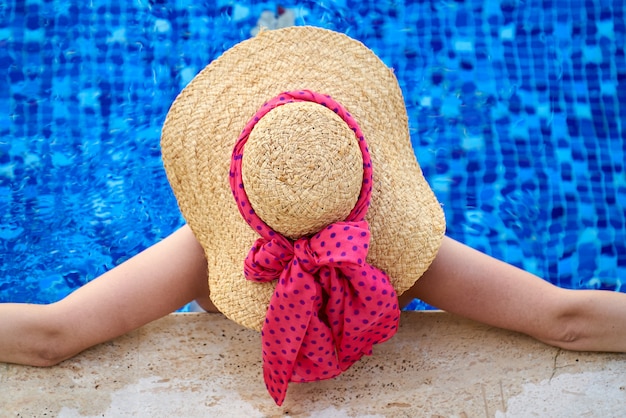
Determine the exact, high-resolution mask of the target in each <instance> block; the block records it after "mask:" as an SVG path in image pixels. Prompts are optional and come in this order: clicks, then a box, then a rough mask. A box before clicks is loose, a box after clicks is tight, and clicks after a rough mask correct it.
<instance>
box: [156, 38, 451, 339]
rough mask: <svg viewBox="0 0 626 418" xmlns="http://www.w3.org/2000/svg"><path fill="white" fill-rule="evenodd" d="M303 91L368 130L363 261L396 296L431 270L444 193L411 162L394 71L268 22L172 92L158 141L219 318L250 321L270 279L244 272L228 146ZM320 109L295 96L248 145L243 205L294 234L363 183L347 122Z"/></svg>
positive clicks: (360, 49)
mask: <svg viewBox="0 0 626 418" xmlns="http://www.w3.org/2000/svg"><path fill="white" fill-rule="evenodd" d="M303 89H306V90H312V91H315V92H319V93H323V94H326V95H329V96H330V97H332V98H333V99H334V100H336V101H337V102H339V103H340V104H342V105H343V106H344V107H345V108H346V109H347V111H348V112H349V113H350V114H351V115H352V116H353V117H354V119H355V120H356V122H357V123H358V125H359V126H360V128H361V130H362V132H363V134H364V136H365V138H366V139H367V143H368V145H369V151H370V155H371V159H372V165H373V190H372V194H371V205H370V207H369V210H368V213H367V217H366V220H367V221H368V223H369V227H370V231H371V243H370V248H369V253H368V256H367V261H368V263H370V264H371V265H373V266H375V267H377V268H379V269H381V270H383V271H385V272H386V273H387V274H388V276H389V277H390V279H391V282H392V285H393V287H394V288H395V290H396V292H397V294H398V295H399V294H402V293H403V292H404V291H406V290H407V289H408V288H410V287H411V286H412V285H413V284H414V283H415V281H416V280H417V279H419V278H420V276H421V275H422V274H423V273H424V272H425V271H426V269H427V268H428V267H429V265H430V264H431V262H432V260H433V259H434V257H435V255H436V253H437V251H438V249H439V246H440V244H441V241H442V237H443V234H444V230H445V221H444V217H443V212H442V209H441V207H440V204H439V203H438V202H437V200H436V198H435V196H434V194H433V192H432V191H431V189H430V188H429V186H428V184H427V182H426V180H425V179H424V177H423V175H422V172H421V169H420V167H419V165H418V163H417V161H416V159H415V155H414V152H413V149H412V146H411V141H410V138H409V129H408V118H407V114H406V109H405V105H404V100H403V97H402V93H401V91H400V88H399V86H398V82H397V80H396V78H395V76H394V74H393V71H392V70H391V69H389V68H388V67H387V66H386V65H385V64H384V63H383V62H382V61H381V60H380V59H379V58H378V57H377V56H376V55H375V54H374V53H373V52H372V51H371V50H369V49H368V48H367V47H366V46H364V45H363V44H362V43H360V42H359V41H356V40H354V39H351V38H350V37H348V36H346V35H344V34H340V33H336V32H333V31H329V30H326V29H321V28H314V27H290V28H285V29H280V30H273V31H263V32H261V33H260V34H259V35H257V36H256V37H254V38H252V39H249V40H246V41H244V42H241V43H239V44H238V45H236V46H234V47H232V48H231V49H229V50H228V51H226V52H224V54H223V55H222V56H221V57H219V58H218V59H216V60H215V61H213V62H212V63H210V64H209V65H208V66H207V67H206V68H204V69H203V70H202V71H201V72H200V73H199V74H198V75H197V76H196V77H195V78H194V79H193V80H192V81H191V82H190V83H189V85H188V86H187V87H186V88H185V89H184V90H183V91H182V92H181V93H180V95H179V96H178V97H177V99H176V100H175V102H174V103H173V105H172V107H171V109H170V111H169V113H168V115H167V118H166V121H165V124H164V126H163V131H162V139H161V147H162V153H163V161H164V165H165V168H166V172H167V176H168V179H169V181H170V184H171V187H172V189H173V191H174V194H175V196H176V198H177V201H178V204H179V207H180V210H181V212H182V214H183V216H184V218H185V220H186V222H187V223H188V225H189V226H190V228H191V229H192V231H193V233H194V234H195V236H196V238H197V239H198V241H199V242H200V244H201V245H202V247H203V248H204V251H205V254H206V258H207V263H208V281H209V288H210V297H211V300H212V301H213V303H214V304H215V306H216V307H217V308H218V309H219V310H220V311H221V312H222V313H224V314H225V315H226V316H227V317H229V318H230V319H232V320H234V321H236V322H238V323H240V324H241V325H243V326H245V327H248V328H252V329H256V330H260V329H261V328H262V324H263V321H264V319H265V317H266V311H267V309H268V304H269V302H270V298H271V297H272V294H273V291H274V288H275V283H271V282H270V283H256V282H252V281H249V280H246V279H245V278H244V275H243V260H244V259H245V258H246V255H247V254H248V252H249V251H250V248H251V247H252V246H253V244H254V243H255V241H256V240H257V239H258V238H259V235H258V234H257V233H256V232H255V231H254V230H253V229H252V228H251V227H250V226H249V225H248V224H247V223H246V221H245V220H244V219H243V218H242V215H241V214H240V212H239V210H238V208H237V205H236V202H235V200H234V198H233V194H232V192H231V187H230V184H229V169H230V163H231V156H232V153H233V147H234V145H235V143H236V142H237V140H238V137H239V135H240V134H241V132H242V129H243V128H244V126H246V123H247V122H248V121H249V120H250V119H251V118H252V117H253V116H254V115H255V113H256V112H257V110H258V109H259V108H261V107H262V105H263V104H264V103H265V102H267V101H268V100H269V99H271V98H273V97H275V96H277V95H278V94H280V93H282V92H285V91H295V90H303ZM321 108H322V107H321V106H319V105H309V104H308V103H307V104H295V103H294V104H288V105H284V106H281V108H280V109H281V110H280V111H278V109H275V110H272V111H271V112H270V113H268V114H267V115H266V116H265V117H264V118H263V120H265V123H264V124H263V126H262V127H260V126H256V127H255V129H254V130H253V132H252V133H251V134H250V139H249V142H248V145H246V150H245V152H244V162H243V171H244V173H243V178H244V184H245V185H246V191H247V193H248V196H249V199H250V202H251V203H252V205H253V206H254V209H255V210H256V211H257V213H258V214H259V215H260V216H261V218H262V219H263V220H264V221H265V222H267V223H268V224H269V225H270V226H272V227H273V228H274V229H276V230H278V231H279V232H282V233H283V234H284V235H286V236H289V237H290V238H293V239H295V238H297V237H298V236H299V235H306V234H311V233H314V232H315V231H316V229H321V228H322V227H323V226H324V224H325V223H331V222H335V221H341V220H342V217H345V216H346V215H347V214H348V213H349V212H350V210H351V209H352V206H354V203H355V201H356V199H357V197H358V193H359V190H360V188H361V181H362V168H361V166H360V165H362V159H360V158H361V155H360V152H359V151H358V146H356V145H354V144H351V143H350V139H349V138H348V137H349V136H350V133H351V131H350V130H349V129H348V130H347V133H346V129H347V128H346V127H345V126H343V125H342V124H341V123H340V122H339V123H338V122H337V118H336V115H334V114H333V112H331V111H328V112H326V113H325V112H324V111H326V110H327V109H321ZM327 113H328V114H327ZM316 129H317V131H316ZM342 129H343V130H342ZM315 132H317V133H315ZM320 132H321V133H320ZM294 137H295V138H296V139H297V138H305V137H306V138H310V139H309V140H303V141H299V140H298V141H294ZM285 138H286V139H285ZM346 138H348V139H346ZM353 139H354V138H353ZM285 141H291V142H288V143H285ZM346 141H347V142H346ZM354 142H356V140H354ZM294 144H295V145H294ZM355 150H356V151H355ZM309 154H310V155H309ZM294 155H295V157H293V158H291V156H294ZM286 156H289V158H286ZM246 157H248V158H247V160H246ZM307 158H308V159H307ZM346 161H347V162H346ZM355 167H357V168H358V169H357V170H356V171H355V170H354V168H355ZM270 177H271V178H270ZM248 186H249V187H248ZM333 199H334V200H335V202H334V203H332V204H331V203H328V204H327V203H326V202H327V201H329V200H333ZM318 203H319V204H318ZM299 216H301V218H302V219H299Z"/></svg>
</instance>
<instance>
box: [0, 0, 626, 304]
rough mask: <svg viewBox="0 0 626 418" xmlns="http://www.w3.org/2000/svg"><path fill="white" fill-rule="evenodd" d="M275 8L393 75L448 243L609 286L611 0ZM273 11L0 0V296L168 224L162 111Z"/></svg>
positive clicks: (618, 165) (92, 272) (624, 127)
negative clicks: (341, 40)
mask: <svg viewBox="0 0 626 418" xmlns="http://www.w3.org/2000/svg"><path fill="white" fill-rule="evenodd" d="M281 6H283V7H287V8H291V9H292V10H293V11H294V12H295V14H296V17H297V19H296V24H298V25H303V24H311V25H317V26H323V27H327V28H330V29H334V30H338V31H341V32H345V33H347V34H349V35H350V36H352V37H355V38H357V39H359V40H361V41H363V42H364V43H365V44H366V45H368V46H370V47H371V48H372V49H374V50H375V52H376V53H377V54H378V55H379V56H380V57H381V59H383V61H384V62H385V63H386V64H387V65H389V66H391V67H393V68H394V71H395V73H396V75H397V76H398V79H399V82H400V85H401V87H402V89H403V91H404V94H405V101H406V105H407V109H408V111H409V117H410V124H411V138H412V141H413V144H414V147H415V153H416V155H417V157H418V159H419V161H420V163H421V165H422V168H423V171H424V174H425V175H426V177H427V179H428V180H429V182H430V184H431V185H432V187H433V189H434V191H435V193H436V194H437V196H438V198H439V199H440V201H441V202H442V204H443V207H444V210H445V212H446V217H447V222H448V234H449V235H450V236H452V237H453V238H455V239H458V240H460V241H463V242H466V243H468V244H469V245H472V246H474V247H476V248H478V249H480V250H482V251H485V252H487V253H489V254H492V255H494V256H495V257H498V258H500V259H503V260H505V261H507V262H510V263H512V264H515V265H518V266H520V267H523V268H525V269H527V270H530V271H532V272H534V273H536V274H538V275H540V276H542V277H545V278H546V279H547V280H550V281H552V282H554V283H556V284H558V285H560V286H564V287H575V288H603V289H613V290H620V291H626V287H625V286H623V280H624V278H626V247H625V246H624V244H623V243H624V242H626V175H625V173H624V161H625V160H626V159H625V154H626V105H625V103H626V44H625V40H626V21H625V15H626V3H625V1H624V0H613V1H610V2H609V1H605V0H588V1H583V0H531V1H526V2H517V1H508V0H507V1H500V2H495V1H487V0H465V1H464V0H456V1H450V2H442V1H437V0H423V1H408V0H407V1H373V0H366V1H356V0H330V1H319V0H317V1H312V0H305V1H295V0H291V1H284V2H281ZM277 8H278V4H277V3H275V2H257V1H234V0H218V1H215V2H194V1H191V0H179V1H177V2H168V1H165V0H150V1H142V2H114V1H110V0H94V1H92V2H83V3H81V2H71V1H67V0H41V1H36V0H33V1H28V2H25V1H22V0H9V1H8V2H6V3H5V4H3V5H1V6H0V208H1V209H2V210H1V211H0V248H1V251H0V254H1V255H2V261H3V262H2V263H0V302H1V301H29V302H42V303H43V302H50V301H53V300H57V299H58V298H60V297H63V296H64V295H65V294H67V293H68V292H70V291H72V290H73V289H75V288H76V287H78V286H80V285H82V284H84V283H85V282H86V281H89V280H91V279H93V278H94V277H96V276H98V275H99V274H101V273H102V272H104V271H106V270H107V269H110V268H111V267H113V266H114V265H116V264H118V263H119V262H121V261H123V260H125V259H127V258H128V257H130V256H132V255H133V254H135V253H137V252H138V251H140V250H141V249H143V248H145V247H147V246H149V245H150V244H152V243H154V242H155V241H157V240H159V239H161V238H162V237H164V236H165V235H167V234H169V233H170V232H171V231H172V230H174V229H175V228H177V227H178V226H179V225H181V223H182V220H181V218H180V215H179V214H178V211H177V207H176V202H175V200H174V198H173V196H172V195H171V192H170V191H169V187H168V185H167V181H166V179H165V175H164V172H163V169H162V166H161V161H160V151H159V145H158V139H159V131H160V126H161V124H162V123H163V119H164V117H165V114H166V113H167V110H168V108H169V105H170V103H171V102H172V100H173V98H174V97H175V96H176V94H177V93H178V92H179V91H180V89H182V88H183V87H184V86H185V85H186V84H187V83H188V82H189V81H190V80H191V79H192V78H193V76H194V75H195V74H196V73H197V72H198V71H199V70H201V69H202V68H203V67H204V66H205V65H206V64H207V63H208V62H210V61H211V60H213V59H215V58H216V57H218V56H219V55H220V54H221V53H222V52H223V51H224V50H226V49H227V48H229V47H230V46H232V45H234V44H235V43H237V42H239V41H241V40H243V39H246V38H247V37H249V36H250V31H251V30H252V28H253V27H254V26H255V24H256V21H257V18H258V16H259V15H260V14H261V12H263V11H264V10H268V9H269V10H272V11H276V10H277ZM7 260H8V261H7ZM412 307H414V308H421V307H423V305H421V304H419V303H417V302H416V303H415V304H414V305H413V306H412Z"/></svg>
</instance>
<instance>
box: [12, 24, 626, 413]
mask: <svg viewBox="0 0 626 418" xmlns="http://www.w3.org/2000/svg"><path fill="white" fill-rule="evenodd" d="M286 91H288V92H286ZM281 92H284V93H281ZM320 92H323V93H320ZM242 128H243V131H242ZM235 140H236V141H235ZM161 145H162V149H163V156H164V162H165V168H166V171H167V173H168V178H169V180H170V184H171V185H172V187H173V189H174V192H175V194H176V197H177V199H178V203H179V206H180V208H181V211H182V213H183V215H184V217H185V219H186V220H187V223H188V226H184V227H182V228H181V229H180V230H178V231H176V232H175V233H173V234H172V235H171V236H169V237H167V238H166V239H164V240H163V241H161V242H159V243H157V244H155V245H154V246H152V247H150V248H148V249H146V250H145V251H143V252H142V253H140V254H139V255H137V256H135V257H133V258H131V259H130V260H128V261H126V262H125V263H123V264H121V265H119V266H117V267H116V268H114V269H112V270H111V271H109V272H107V273H105V274H104V275H103V276H101V277H100V278H98V279H96V280H94V281H92V282H90V283H88V284H87V285H85V286H84V287H82V288H81V289H79V290H77V291H76V292H74V293H72V294H71V295H69V296H68V297H66V298H65V299H63V300H61V301H59V302H56V303H53V304H50V305H45V306H40V305H27V304H3V305H0V361H2V362H10V363H19V364H28V365H36V366H50V365H54V364H57V363H59V362H60V361H63V360H64V359H67V358H70V357H72V356H74V355H76V354H77V353H79V352H81V351H82V350H84V349H86V348H88V347H91V346H93V345H95V344H98V343H101V342H104V341H107V340H109V339H111V338H115V337H117V336H119V335H122V334H124V333H127V332H129V331H131V330H133V329H136V328H138V327H140V326H142V325H144V324H146V323H148V322H150V321H153V320H155V319H158V318H160V317H162V316H164V315H166V314H168V313H170V312H173V311H174V310H176V309H178V308H180V307H181V306H183V305H185V304H186V303H189V302H191V301H193V300H196V301H197V302H198V303H199V304H200V306H201V307H203V308H204V309H205V310H207V311H209V312H218V311H220V312H223V313H224V314H225V315H227V316H228V317H229V318H231V319H233V320H235V321H237V322H239V323H240V324H242V325H244V326H247V327H249V328H253V329H258V330H260V331H262V339H263V342H264V345H263V346H264V350H263V359H264V371H265V374H264V376H265V380H266V384H267V386H268V390H269V391H270V394H271V395H272V396H273V398H274V399H275V401H276V402H277V403H278V404H281V403H282V401H283V400H284V396H285V392H286V389H287V385H288V382H289V381H310V380H319V379H323V378H329V377H333V376H336V375H337V374H339V373H341V371H343V370H345V369H347V368H348V367H349V366H350V365H351V364H352V363H354V362H355V361H357V360H358V359H359V358H360V357H361V356H362V355H364V354H369V353H370V352H371V346H372V345H373V344H375V343H378V342H382V341H385V340H386V339H388V338H391V336H392V335H393V334H394V332H395V330H396V329H397V321H398V319H399V312H398V308H399V307H400V306H404V305H406V304H407V303H408V302H410V301H411V300H412V299H414V298H419V299H421V300H423V301H424V302H426V303H428V304H431V305H433V306H436V307H437V308H440V309H443V310H445V311H448V312H451V313H454V314H457V315H461V316H464V317H467V318H470V319H473V320H476V321H479V322H483V323H486V324H489V325H492V326H496V327H501V328H506V329H510V330H514V331H519V332H522V333H525V334H528V335H530V336H532V337H534V338H536V339H538V340H541V341H543V342H545V343H547V344H551V345H555V346H558V347H561V348H565V349H570V350H591V351H615V352H622V351H626V295H624V294H621V293H615V292H608V291H585V290H578V291H574V290H565V289H560V288H558V287H555V286H553V285H551V284H549V283H547V282H546V281H544V280H542V279H540V278H538V277H536V276H534V275H532V274H529V273H527V272H524V271H522V270H520V269H517V268H515V267H513V266H510V265H507V264H505V263H502V262H500V261H498V260H496V259H493V258H491V257H489V256H487V255H484V254H481V253H479V252H477V251H475V250H473V249H471V248H469V247H467V246H465V245H463V244H461V243H458V242H456V241H454V240H452V239H450V238H446V237H444V236H443V233H444V230H445V222H444V220H443V214H442V211H441V208H440V207H439V204H438V203H437V202H436V200H435V198H434V195H433V194H432V192H431V191H430V189H429V188H428V185H427V184H426V182H425V180H424V179H423V177H422V174H421V171H420V169H419V166H418V165H417V162H415V161H414V153H413V151H412V149H411V146H410V140H409V136H408V126H407V117H406V110H405V109H404V103H403V99H402V94H401V92H400V90H399V87H398V85H397V81H396V80H395V77H394V76H393V74H392V72H391V71H390V70H389V69H387V68H386V67H385V66H384V64H383V63H382V62H381V61H380V60H379V59H378V58H377V57H376V56H375V55H374V54H373V53H372V52H371V51H370V50H368V49H367V48H366V47H365V46H363V45H362V44H360V43H359V42H357V41H354V40H352V39H350V38H348V37H347V36H345V35H342V34H337V33H334V32H330V31H326V30H323V29H317V28H306V27H304V28H287V29H281V30H277V31H270V32H262V33H261V34H260V35H259V36H257V37H255V38H254V39H251V40H248V41H245V42H243V43H241V44H239V45H237V46H235V47H233V48H232V49H231V50H229V51H227V52H226V53H225V54H224V55H223V56H222V57H220V58H219V59H218V60H216V61H215V62H213V63H211V64H210V65H209V66H208V67H207V68H206V69H205V70H203V71H202V72H201V73H200V74H199V75H198V76H197V77H196V78H195V79H194V80H193V81H192V82H191V83H190V85H189V86H188V87H187V88H186V89H185V90H184V91H183V92H182V93H181V95H180V96H179V97H178V98H177V100H176V101H175V102H174V104H173V105H172V108H171V109H170V112H169V113H168V117H167V119H166V122H165V125H164V128H163V135H162V144H161ZM244 145H245V152H244ZM233 146H234V149H233ZM244 185H245V187H244ZM233 196H234V199H233ZM250 208H254V209H250ZM237 209H238V210H237ZM259 235H260V236H261V238H259ZM250 246H252V250H249V249H250ZM246 253H248V255H247V256H246ZM366 257H367V261H366V260H365V259H366ZM242 260H245V261H244V262H243V263H242ZM242 264H243V266H244V276H245V278H246V279H247V280H244V279H243V278H242V275H241V270H242ZM207 276H208V278H209V279H208V283H207ZM418 278H419V280H417V279H418ZM209 294H211V299H209ZM303 295H306V297H304V296H303ZM397 295H399V297H398V296H397ZM214 304H215V305H214ZM322 340H323V341H322ZM312 347H313V348H312ZM281 352H282V354H281Z"/></svg>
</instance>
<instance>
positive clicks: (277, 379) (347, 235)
mask: <svg viewBox="0 0 626 418" xmlns="http://www.w3.org/2000/svg"><path fill="white" fill-rule="evenodd" d="M298 101H310V102H315V103H319V104H320V105H322V106H326V107H327V108H329V109H331V110H333V111H334V112H335V113H336V114H337V115H339V116H340V117H341V118H342V119H343V120H344V121H345V122H346V123H347V124H348V126H349V127H350V128H351V129H352V130H353V131H354V133H355V135H356V137H357V138H358V140H359V146H360V149H361V151H362V153H363V183H362V187H361V193H360V195H359V198H358V201H357V204H356V205H355V207H354V209H353V210H352V212H351V213H350V215H348V217H347V219H346V220H345V221H344V222H336V223H334V224H331V225H329V226H327V227H326V228H324V229H323V230H321V231H319V232H318V233H317V234H314V235H313V236H311V237H304V238H300V239H298V240H296V241H295V242H293V241H291V240H289V239H287V238H285V237H284V236H282V235H281V234H279V233H277V232H275V231H273V230H272V229H271V228H270V227H269V226H268V225H267V224H265V223H264V222H263V221H262V220H261V219H260V218H259V217H258V216H257V215H256V214H255V212H254V210H253V209H252V207H251V206H250V202H249V201H248V197H247V195H246V193H245V190H244V186H243V182H242V178H241V159H242V156H243V148H244V145H245V143H246V141H247V139H248V136H249V135H250V132H251V131H252V129H253V128H254V126H255V124H256V123H257V122H258V121H259V120H260V119H261V118H262V117H263V116H264V115H265V114H267V113H268V112H269V111H270V110H272V109H274V108H276V107H278V106H281V105H283V104H286V103H293V102H298ZM230 184H231V188H232V191H233V195H234V197H235V200H236V201H237V205H238V207H239V211H240V212H241V214H242V216H243V217H244V219H245V220H246V221H247V222H248V224H249V225H250V226H251V227H252V228H254V229H255V230H256V231H257V232H258V233H259V234H260V235H261V238H259V239H258V240H257V241H256V243H255V244H254V246H253V247H252V249H251V250H250V252H249V254H248V256H247V258H246V260H245V262H244V275H245V277H246V279H248V280H252V281H256V282H268V281H273V280H277V283H276V290H275V293H274V294H273V296H272V298H271V301H270V305H269V308H268V310H267V315H266V318H265V323H264V324H263V329H262V332H261V335H262V346H263V376H264V379H265V384H266V386H267V389H268V391H269V393H270V395H271V396H272V397H273V398H274V401H275V402H276V404H278V405H282V403H283V401H284V399H285V396H286V393H287V386H288V383H289V382H309V381H315V380H322V379H328V378H332V377H335V376H337V375H339V374H340V373H341V372H342V371H345V370H346V369H348V368H349V367H350V366H351V365H352V364H353V363H355V362H356V361H358V360H359V359H360V358H361V357H362V356H363V355H371V353H372V346H373V345H374V344H377V343H380V342H383V341H386V340H388V339H389V338H391V337H392V336H393V335H394V334H395V332H396V331H397V329H398V321H399V318H400V310H399V307H398V298H397V296H396V293H395V291H394V289H393V287H392V286H391V283H390V281H389V278H388V277H387V275H386V274H385V273H384V272H382V271H381V270H378V269H377V268H375V267H373V266H371V265H369V264H367V263H366V261H365V259H366V257H367V251H368V247H369V241H370V231H369V227H368V224H367V222H366V221H365V214H366V212H367V208H368V206H369V200H370V195H371V191H372V164H371V159H370V155H369V150H368V148H367V143H366V141H365V138H364V137H363V134H362V132H361V129H360V128H359V126H358V125H357V123H356V121H355V120H354V118H353V117H352V116H351V115H350V114H349V113H348V112H347V111H346V110H345V109H344V108H343V107H342V106H341V105H340V104H339V103H337V102H335V101H334V100H333V99H331V98H330V96H327V95H323V94H319V93H315V92H312V91H307V90H304V91H294V92H286V93H282V94H280V95H279V96H277V97H275V98H273V99H272V100H270V101H268V102H267V103H265V104H264V105H263V106H262V107H261V109H259V111H258V112H257V113H256V115H255V116H254V117H253V118H252V119H251V120H250V121H249V122H248V124H247V125H246V126H245V128H244V130H243V132H242V133H241V136H240V137H239V139H238V141H237V144H236V145H235V148H234V151H233V156H232V161H231V171H230Z"/></svg>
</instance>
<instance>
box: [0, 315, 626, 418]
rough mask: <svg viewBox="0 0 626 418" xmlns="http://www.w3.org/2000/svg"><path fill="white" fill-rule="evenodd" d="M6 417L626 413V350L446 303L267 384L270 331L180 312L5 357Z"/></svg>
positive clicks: (2, 396)
mask: <svg viewBox="0 0 626 418" xmlns="http://www.w3.org/2000/svg"><path fill="white" fill-rule="evenodd" d="M0 416H2V417H5V416H6V417H102V416H104V417H131V416H132V417H228V416H233V417H278V416H290V417H308V416H313V417H493V416H496V417H533V416H537V417H568V418H569V417H603V418H604V417H623V416H626V355H623V354H600V353H576V352H567V351H563V350H560V349H557V348H553V347H549V346H547V345H544V344H542V343H539V342H537V341H534V340H532V339H530V338H528V337H525V336H523V335H519V334H515V333H512V332H507V331H503V330H499V329H495V328H491V327H488V326H485V325H481V324H477V323H474V322H471V321H467V320H464V319H461V318H458V317H455V316H452V315H449V314H446V313H443V312H405V313H403V315H402V322H401V327H400V330H399V332H398V334H397V335H396V336H394V337H393V338H392V339H391V340H390V341H388V342H386V343H384V344H381V345H379V346H376V347H375V348H374V355H373V356H371V357H366V358H364V359H362V360H361V361H360V362H359V363H357V364H356V365H355V366H353V367H352V368H351V369H350V370H348V371H347V372H346V373H344V374H343V375H341V376H340V377H338V378H336V379H333V380H328V381H323V382H316V383H307V384H294V383H292V384H291V385H290V387H289V392H288V394H287V399H286V401H285V404H284V405H283V407H277V406H275V405H274V403H273V401H272V400H271V398H270V397H269V395H268V394H267V393H266V390H265V386H264V383H263V379H262V371H261V350H260V337H259V335H258V334H257V333H256V332H254V331H249V330H246V329H243V328H241V327H240V326H238V325H236V324H234V323H232V322H230V321H228V320H226V319H225V318H223V317H222V316H221V315H218V314H172V315H169V316H167V317H165V318H163V319H160V320H158V321H156V322H154V323H152V324H149V325H147V326H145V327H143V328H141V329H139V330H137V331H135V332H133V333H131V334H129V335H126V336H123V337H120V338H117V339H115V340H113V341H110V342H108V343H105V344H102V345H100V346H97V347H95V348H92V349H90V350H87V351H85V352H84V353H82V354H80V355H78V356H77V357H75V358H74V359H71V360H68V361H65V362H63V363H62V364H60V365H58V366H55V367H51V368H34V367H24V366H16V365H7V364H1V363H0Z"/></svg>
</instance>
